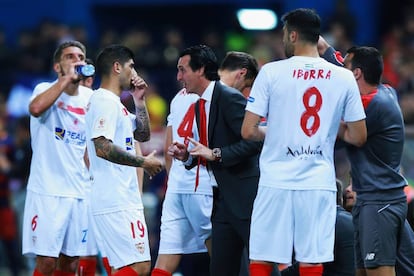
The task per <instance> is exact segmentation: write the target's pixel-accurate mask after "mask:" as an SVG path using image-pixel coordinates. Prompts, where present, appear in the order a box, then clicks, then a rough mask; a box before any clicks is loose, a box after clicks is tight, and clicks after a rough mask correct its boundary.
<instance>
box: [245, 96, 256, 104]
mask: <svg viewBox="0 0 414 276" xmlns="http://www.w3.org/2000/svg"><path fill="white" fill-rule="evenodd" d="M254 100H255V99H254V98H253V97H252V96H249V97H248V98H247V101H248V102H250V103H254Z"/></svg>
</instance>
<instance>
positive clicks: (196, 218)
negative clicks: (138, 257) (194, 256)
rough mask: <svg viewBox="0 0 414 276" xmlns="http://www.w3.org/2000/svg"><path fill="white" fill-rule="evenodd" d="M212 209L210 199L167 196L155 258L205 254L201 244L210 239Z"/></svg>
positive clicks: (194, 196)
mask: <svg viewBox="0 0 414 276" xmlns="http://www.w3.org/2000/svg"><path fill="white" fill-rule="evenodd" d="M212 205H213V196H212V195H202V194H175V193H168V192H167V194H166V196H165V199H164V203H163V209H162V216H161V233H160V247H159V251H158V254H191V253H199V252H207V248H206V246H205V244H204V241H205V240H206V239H208V238H209V237H210V235H211V221H210V217H211V209H212Z"/></svg>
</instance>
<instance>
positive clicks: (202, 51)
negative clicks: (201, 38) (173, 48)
mask: <svg viewBox="0 0 414 276" xmlns="http://www.w3.org/2000/svg"><path fill="white" fill-rule="evenodd" d="M186 55H189V56H190V64H189V65H190V67H191V70H193V71H196V70H198V69H201V68H202V67H204V75H205V77H206V79H208V80H210V81H216V80H219V79H220V77H219V75H218V72H217V70H218V62H217V57H216V55H215V54H214V52H213V50H212V49H211V48H210V47H208V46H207V45H196V46H191V47H188V48H186V49H184V50H183V51H182V52H181V53H180V57H183V56H186Z"/></svg>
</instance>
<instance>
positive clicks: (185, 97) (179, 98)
mask: <svg viewBox="0 0 414 276" xmlns="http://www.w3.org/2000/svg"><path fill="white" fill-rule="evenodd" d="M198 98H199V96H198V95H197V94H195V93H189V92H188V91H187V90H186V89H185V88H183V89H181V90H180V91H178V92H177V94H175V96H174V98H173V99H172V100H171V103H170V106H171V107H175V108H178V109H181V108H183V109H186V108H188V106H189V105H190V104H191V103H194V102H196V101H197V100H198Z"/></svg>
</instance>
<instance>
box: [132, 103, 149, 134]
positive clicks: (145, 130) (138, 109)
mask: <svg viewBox="0 0 414 276" xmlns="http://www.w3.org/2000/svg"><path fill="white" fill-rule="evenodd" d="M135 116H136V124H137V127H136V129H135V131H134V137H135V139H136V140H137V141H139V142H146V141H149V139H150V123H149V116H148V111H147V106H146V104H145V101H142V102H141V103H138V105H137V104H135Z"/></svg>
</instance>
